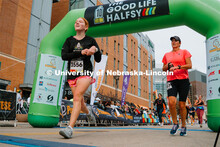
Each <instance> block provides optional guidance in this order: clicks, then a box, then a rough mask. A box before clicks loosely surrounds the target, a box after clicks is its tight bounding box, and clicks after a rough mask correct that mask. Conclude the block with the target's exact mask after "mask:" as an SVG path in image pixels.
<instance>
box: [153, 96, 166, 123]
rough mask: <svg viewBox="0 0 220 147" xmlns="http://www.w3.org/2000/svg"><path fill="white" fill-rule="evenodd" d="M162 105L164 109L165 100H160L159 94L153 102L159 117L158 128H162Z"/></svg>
mask: <svg viewBox="0 0 220 147" xmlns="http://www.w3.org/2000/svg"><path fill="white" fill-rule="evenodd" d="M163 104H164V105H165V107H166V103H165V100H164V99H163V98H162V94H161V93H159V94H158V98H157V99H156V100H155V101H154V105H156V107H157V113H158V117H159V125H160V126H163V121H162V112H163V110H164V108H163Z"/></svg>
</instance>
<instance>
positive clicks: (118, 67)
mask: <svg viewBox="0 0 220 147" xmlns="http://www.w3.org/2000/svg"><path fill="white" fill-rule="evenodd" d="M119 64H120V61H119V60H118V70H119Z"/></svg>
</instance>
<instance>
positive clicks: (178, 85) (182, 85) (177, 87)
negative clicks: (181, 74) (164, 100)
mask: <svg viewBox="0 0 220 147" xmlns="http://www.w3.org/2000/svg"><path fill="white" fill-rule="evenodd" d="M189 86H190V83H189V79H183V80H173V81H168V82H167V94H168V97H170V96H174V97H177V93H179V101H182V102H186V98H187V95H188V92H189Z"/></svg>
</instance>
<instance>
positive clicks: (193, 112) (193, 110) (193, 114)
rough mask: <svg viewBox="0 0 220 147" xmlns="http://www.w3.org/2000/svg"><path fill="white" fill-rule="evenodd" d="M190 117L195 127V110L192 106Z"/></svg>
mask: <svg viewBox="0 0 220 147" xmlns="http://www.w3.org/2000/svg"><path fill="white" fill-rule="evenodd" d="M189 116H190V119H191V126H193V124H194V122H195V108H194V107H193V106H192V105H190V108H189Z"/></svg>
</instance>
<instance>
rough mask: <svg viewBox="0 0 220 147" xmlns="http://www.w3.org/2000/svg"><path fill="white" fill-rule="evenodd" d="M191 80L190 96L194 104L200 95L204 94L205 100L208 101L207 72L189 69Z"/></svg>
mask: <svg viewBox="0 0 220 147" xmlns="http://www.w3.org/2000/svg"><path fill="white" fill-rule="evenodd" d="M189 80H190V84H191V86H190V93H189V98H190V100H191V102H192V103H193V104H194V102H195V100H196V99H197V98H198V96H199V95H202V96H203V100H204V101H206V93H207V92H206V74H205V73H202V72H200V71H198V70H190V71H189Z"/></svg>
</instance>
